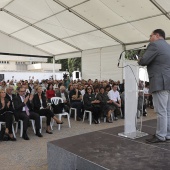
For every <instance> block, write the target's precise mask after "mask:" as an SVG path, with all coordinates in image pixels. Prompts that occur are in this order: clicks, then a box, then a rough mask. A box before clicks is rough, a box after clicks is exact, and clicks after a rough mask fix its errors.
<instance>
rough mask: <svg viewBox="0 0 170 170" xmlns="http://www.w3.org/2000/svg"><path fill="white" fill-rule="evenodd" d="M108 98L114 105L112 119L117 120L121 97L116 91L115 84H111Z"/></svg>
mask: <svg viewBox="0 0 170 170" xmlns="http://www.w3.org/2000/svg"><path fill="white" fill-rule="evenodd" d="M108 96H109V99H110V100H112V101H113V104H114V106H115V107H116V109H115V111H114V116H115V117H114V119H115V120H118V117H117V115H118V113H120V108H121V99H120V95H119V92H118V91H117V84H113V85H112V90H110V91H109V93H108Z"/></svg>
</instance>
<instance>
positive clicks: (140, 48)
mask: <svg viewBox="0 0 170 170" xmlns="http://www.w3.org/2000/svg"><path fill="white" fill-rule="evenodd" d="M143 47H146V45H143V46H142V47H138V48H133V49H129V50H123V51H122V52H121V54H120V57H119V60H118V63H117V66H118V67H119V64H120V60H121V58H122V54H123V53H124V52H125V51H130V50H137V49H141V48H143Z"/></svg>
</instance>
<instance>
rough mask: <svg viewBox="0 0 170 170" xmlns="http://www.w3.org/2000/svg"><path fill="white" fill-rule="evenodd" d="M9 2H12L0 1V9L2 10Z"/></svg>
mask: <svg viewBox="0 0 170 170" xmlns="http://www.w3.org/2000/svg"><path fill="white" fill-rule="evenodd" d="M11 1H12V0H1V1H0V8H3V7H4V6H6V5H7V4H8V3H9V2H11Z"/></svg>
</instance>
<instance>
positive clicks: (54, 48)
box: [37, 41, 77, 55]
mask: <svg viewBox="0 0 170 170" xmlns="http://www.w3.org/2000/svg"><path fill="white" fill-rule="evenodd" d="M37 47H38V48H41V49H42V50H44V51H47V52H49V53H52V54H54V55H57V54H62V53H69V52H74V51H77V50H76V49H75V48H73V47H70V46H69V45H67V44H65V43H63V42H61V41H54V42H51V43H47V44H43V45H39V46H37Z"/></svg>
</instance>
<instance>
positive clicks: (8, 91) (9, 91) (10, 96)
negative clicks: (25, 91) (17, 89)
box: [5, 85, 18, 121]
mask: <svg viewBox="0 0 170 170" xmlns="http://www.w3.org/2000/svg"><path fill="white" fill-rule="evenodd" d="M13 91H14V88H13V86H12V85H8V86H7V87H6V96H5V98H6V99H8V101H10V108H11V109H12V110H11V111H13V113H14V116H15V120H16V121H18V117H17V115H16V114H15V109H14V104H13V99H14V98H15V97H16V95H15V94H13Z"/></svg>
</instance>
